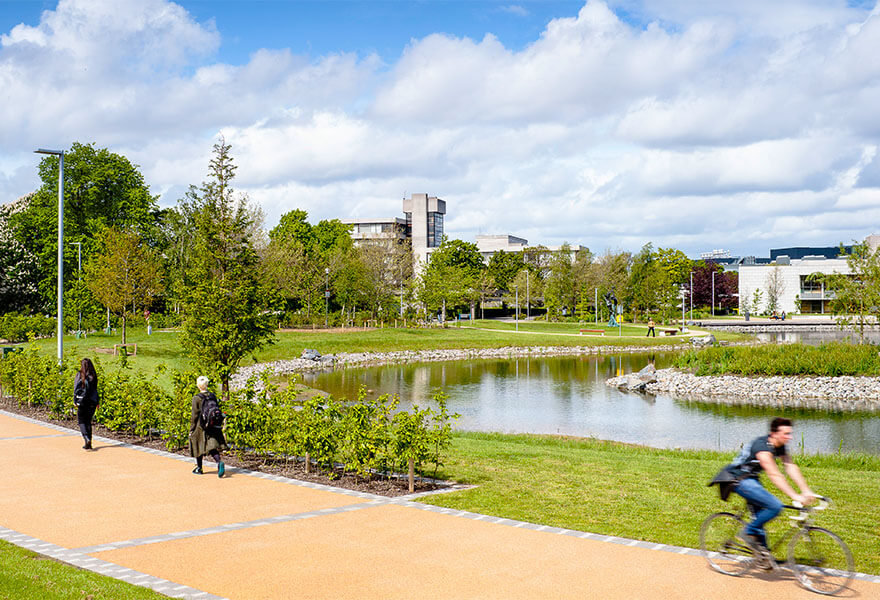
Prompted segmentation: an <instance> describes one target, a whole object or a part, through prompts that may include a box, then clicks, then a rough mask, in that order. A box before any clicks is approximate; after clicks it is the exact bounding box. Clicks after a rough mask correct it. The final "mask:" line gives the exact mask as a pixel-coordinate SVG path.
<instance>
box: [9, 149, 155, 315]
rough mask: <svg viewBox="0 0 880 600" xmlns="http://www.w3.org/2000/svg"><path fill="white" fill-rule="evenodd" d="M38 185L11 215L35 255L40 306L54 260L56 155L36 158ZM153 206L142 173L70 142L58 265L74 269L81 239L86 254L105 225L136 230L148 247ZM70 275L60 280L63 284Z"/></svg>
mask: <svg viewBox="0 0 880 600" xmlns="http://www.w3.org/2000/svg"><path fill="white" fill-rule="evenodd" d="M39 173H40V180H41V181H42V185H41V186H40V189H38V190H37V191H36V192H35V193H34V194H33V196H32V197H31V198H30V199H29V201H28V202H27V206H26V207H25V208H24V209H23V210H21V211H19V212H17V213H15V214H14V215H11V217H10V225H11V227H12V230H13V233H14V235H15V236H16V238H17V239H18V241H19V242H21V243H22V244H23V245H24V247H26V248H27V249H28V250H29V251H31V252H32V253H33V254H34V255H35V256H36V258H37V264H38V271H39V275H38V289H39V293H40V296H41V299H42V303H43V304H44V306H50V305H52V304H54V302H55V294H56V293H57V288H56V285H57V283H56V281H57V280H56V277H57V259H58V157H57V156H46V157H45V158H43V159H42V160H41V161H40V166H39ZM157 216H158V207H157V205H156V198H155V197H154V196H152V195H151V194H150V190H149V187H148V186H147V184H146V183H145V181H144V177H143V175H141V173H140V171H138V168H137V165H133V164H132V163H131V162H129V160H128V159H127V158H125V157H124V156H122V155H119V154H115V153H113V152H110V151H109V150H107V149H104V148H102V149H97V148H95V146H94V144H80V143H78V142H76V143H74V144H73V146H71V148H70V150H68V151H67V152H66V153H65V156H64V241H65V248H64V249H63V251H64V269H65V272H66V273H71V272H74V271H75V269H76V261H77V248H76V246H73V245H71V244H69V243H68V242H81V243H82V253H83V256H84V257H88V256H89V255H90V254H91V253H92V252H94V251H95V248H94V240H95V239H96V238H97V237H98V236H99V235H100V232H101V231H103V230H104V229H105V228H107V227H113V228H117V229H124V230H131V231H135V232H137V233H138V234H139V235H140V236H141V237H142V238H143V239H144V240H145V241H146V243H147V244H148V245H150V246H153V245H154V244H155V240H156V238H157V234H158V231H157V227H156V222H157ZM73 281H74V279H73V278H66V279H65V283H66V285H67V287H69V286H70V285H71V284H72V282H73Z"/></svg>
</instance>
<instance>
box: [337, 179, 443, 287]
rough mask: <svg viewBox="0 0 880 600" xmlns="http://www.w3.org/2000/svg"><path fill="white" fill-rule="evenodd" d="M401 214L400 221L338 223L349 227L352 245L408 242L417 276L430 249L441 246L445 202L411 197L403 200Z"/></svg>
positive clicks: (379, 220) (433, 197) (344, 220)
mask: <svg viewBox="0 0 880 600" xmlns="http://www.w3.org/2000/svg"><path fill="white" fill-rule="evenodd" d="M403 213H404V216H405V218H403V219H401V218H400V217H389V218H386V219H342V222H343V223H345V224H346V225H351V239H352V240H354V242H355V243H356V244H376V243H385V244H388V243H390V242H392V241H403V240H410V243H411V244H412V252H413V262H414V266H415V269H416V271H417V272H418V271H420V270H421V268H422V267H424V266H425V265H426V264H427V263H428V256H429V255H430V254H431V252H432V251H433V250H434V248H438V247H440V244H441V243H443V218H444V216H445V215H446V202H444V201H443V200H441V199H440V198H437V197H436V196H428V194H413V195H412V196H411V197H410V198H404V199H403Z"/></svg>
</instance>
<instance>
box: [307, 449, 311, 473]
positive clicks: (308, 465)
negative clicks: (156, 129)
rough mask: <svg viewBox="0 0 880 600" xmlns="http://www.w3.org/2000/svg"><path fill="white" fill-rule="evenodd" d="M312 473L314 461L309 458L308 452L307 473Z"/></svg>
mask: <svg viewBox="0 0 880 600" xmlns="http://www.w3.org/2000/svg"><path fill="white" fill-rule="evenodd" d="M311 472H312V459H311V457H310V456H309V453H308V452H306V473H311Z"/></svg>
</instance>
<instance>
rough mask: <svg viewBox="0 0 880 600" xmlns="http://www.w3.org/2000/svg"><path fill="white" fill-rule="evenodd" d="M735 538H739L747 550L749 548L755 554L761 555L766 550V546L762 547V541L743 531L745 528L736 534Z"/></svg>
mask: <svg viewBox="0 0 880 600" xmlns="http://www.w3.org/2000/svg"><path fill="white" fill-rule="evenodd" d="M737 536H738V537H739V539H741V540H742V541H744V542H745V543H746V544H748V545H749V548H751V549H752V550H754V551H755V552H757V553H759V554H763V553H764V552H765V551H766V550H767V546H765V545H764V542H763V540H761V538H759V537H758V536H756V535H752V534H751V533H748V532H747V531H746V530H745V528H743V529H740V531H739V534H737Z"/></svg>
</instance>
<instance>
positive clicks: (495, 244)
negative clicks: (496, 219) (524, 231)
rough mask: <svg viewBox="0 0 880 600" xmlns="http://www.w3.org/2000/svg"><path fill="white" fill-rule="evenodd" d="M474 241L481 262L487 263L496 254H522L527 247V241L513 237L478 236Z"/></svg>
mask: <svg viewBox="0 0 880 600" xmlns="http://www.w3.org/2000/svg"><path fill="white" fill-rule="evenodd" d="M476 241H477V250H478V251H479V252H480V256H482V257H483V262H489V259H490V258H492V255H493V254H495V253H496V252H522V251H523V249H525V248H526V246H528V245H529V241H528V240H526V239H523V238H521V237H516V236H515V235H478V236H477V237H476Z"/></svg>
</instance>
